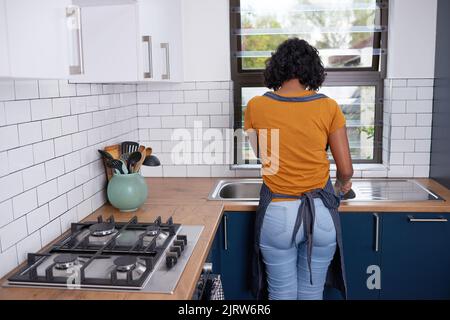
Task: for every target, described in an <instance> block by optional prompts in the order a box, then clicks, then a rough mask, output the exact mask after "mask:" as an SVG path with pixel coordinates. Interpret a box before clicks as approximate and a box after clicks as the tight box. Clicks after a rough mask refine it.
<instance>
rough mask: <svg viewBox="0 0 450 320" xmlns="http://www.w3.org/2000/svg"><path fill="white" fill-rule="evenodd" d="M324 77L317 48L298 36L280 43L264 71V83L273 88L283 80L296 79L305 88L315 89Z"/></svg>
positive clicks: (317, 88)
mask: <svg viewBox="0 0 450 320" xmlns="http://www.w3.org/2000/svg"><path fill="white" fill-rule="evenodd" d="M325 77H326V73H325V68H324V66H323V63H322V60H321V59H320V56H319V52H318V51H317V49H316V48H314V47H313V46H311V45H310V44H309V43H308V42H306V41H305V40H301V39H298V38H292V39H288V40H286V41H284V42H283V43H282V44H280V46H279V47H278V49H277V51H276V52H275V53H274V54H272V57H271V58H269V59H268V60H267V61H266V69H265V71H264V79H265V80H264V83H265V85H266V86H267V87H268V88H269V89H273V90H278V89H279V88H280V87H281V85H282V84H283V83H284V82H285V81H288V80H292V79H298V80H299V81H300V83H301V84H302V85H304V86H305V87H306V89H308V90H314V91H317V90H319V88H320V87H321V86H322V84H323V82H324V81H325Z"/></svg>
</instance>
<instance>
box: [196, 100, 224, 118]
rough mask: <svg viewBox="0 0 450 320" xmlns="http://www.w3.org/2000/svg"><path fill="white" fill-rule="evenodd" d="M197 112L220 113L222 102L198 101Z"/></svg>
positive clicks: (204, 113) (206, 113)
mask: <svg viewBox="0 0 450 320" xmlns="http://www.w3.org/2000/svg"><path fill="white" fill-rule="evenodd" d="M198 114H199V115H218V114H222V104H221V103H220V102H212V103H199V104H198Z"/></svg>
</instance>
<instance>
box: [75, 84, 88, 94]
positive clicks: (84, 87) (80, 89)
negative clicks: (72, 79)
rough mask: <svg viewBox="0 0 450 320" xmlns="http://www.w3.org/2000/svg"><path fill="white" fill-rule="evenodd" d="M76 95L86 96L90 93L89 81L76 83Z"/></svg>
mask: <svg viewBox="0 0 450 320" xmlns="http://www.w3.org/2000/svg"><path fill="white" fill-rule="evenodd" d="M76 90H77V96H88V95H90V94H91V85H90V84H89V83H77V84H76Z"/></svg>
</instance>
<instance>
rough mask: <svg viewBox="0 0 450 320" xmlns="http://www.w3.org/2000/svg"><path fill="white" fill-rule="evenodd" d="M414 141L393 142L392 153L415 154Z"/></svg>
mask: <svg viewBox="0 0 450 320" xmlns="http://www.w3.org/2000/svg"><path fill="white" fill-rule="evenodd" d="M414 147H415V143H414V140H392V141H391V152H414Z"/></svg>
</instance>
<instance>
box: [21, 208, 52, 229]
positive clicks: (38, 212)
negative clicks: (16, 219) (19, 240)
mask: <svg viewBox="0 0 450 320" xmlns="http://www.w3.org/2000/svg"><path fill="white" fill-rule="evenodd" d="M26 217H27V227H28V233H32V232H34V231H36V230H38V229H39V228H41V227H43V226H44V225H45V224H47V223H48V222H49V221H50V216H49V212H48V204H46V205H43V206H42V207H39V208H37V209H35V210H33V211H31V212H30V213H28V214H27V216H26Z"/></svg>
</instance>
